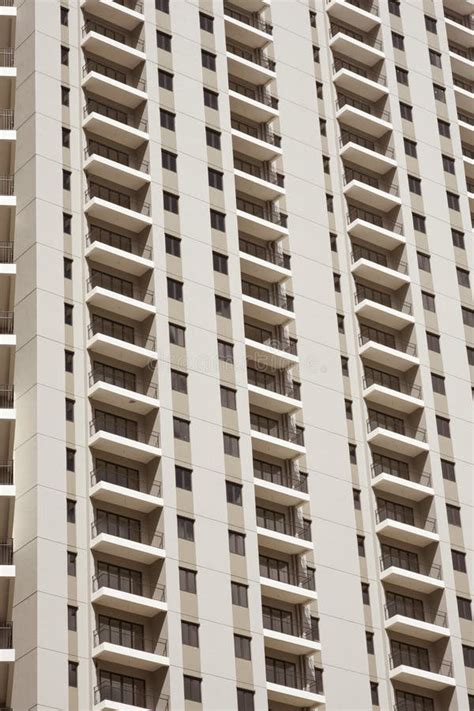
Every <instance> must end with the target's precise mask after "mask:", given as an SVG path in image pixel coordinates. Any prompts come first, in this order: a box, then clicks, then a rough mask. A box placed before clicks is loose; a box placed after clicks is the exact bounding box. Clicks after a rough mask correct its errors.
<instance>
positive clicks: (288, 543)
mask: <svg viewBox="0 0 474 711" xmlns="http://www.w3.org/2000/svg"><path fill="white" fill-rule="evenodd" d="M257 539H258V543H259V545H261V546H264V547H265V548H269V549H270V550H273V551H279V552H280V553H288V554H289V555H300V554H302V553H307V552H308V551H311V550H313V543H312V541H305V540H304V539H303V538H297V537H296V536H289V535H287V534H285V533H278V532H276V531H271V530H270V529H268V528H262V526H257Z"/></svg>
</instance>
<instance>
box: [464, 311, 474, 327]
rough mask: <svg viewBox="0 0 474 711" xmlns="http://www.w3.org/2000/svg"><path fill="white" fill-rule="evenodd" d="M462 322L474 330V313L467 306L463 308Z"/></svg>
mask: <svg viewBox="0 0 474 711" xmlns="http://www.w3.org/2000/svg"><path fill="white" fill-rule="evenodd" d="M461 313H462V322H463V324H464V325H465V326H470V327H471V328H474V311H473V310H472V309H468V308H467V307H466V306H461Z"/></svg>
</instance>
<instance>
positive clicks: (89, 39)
mask: <svg viewBox="0 0 474 711" xmlns="http://www.w3.org/2000/svg"><path fill="white" fill-rule="evenodd" d="M86 27H87V24H86ZM91 27H92V28H94V23H91ZM81 47H82V49H83V50H85V51H87V52H90V53H91V54H95V55H96V56H98V57H100V58H101V59H106V60H108V61H110V62H113V63H114V64H117V65H118V66H122V67H126V68H127V69H135V67H136V66H138V64H140V63H141V62H144V61H145V59H146V54H145V52H141V51H140V50H138V49H134V48H133V47H131V46H129V45H128V44H125V43H124V42H120V41H117V40H116V39H112V38H110V37H106V36H105V35H103V34H101V32H100V31H96V30H95V29H89V28H88V31H87V33H86V34H85V35H84V39H83V40H82V42H81Z"/></svg>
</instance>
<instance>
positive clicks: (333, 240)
mask: <svg viewBox="0 0 474 711" xmlns="http://www.w3.org/2000/svg"><path fill="white" fill-rule="evenodd" d="M329 243H330V245H331V252H337V235H335V234H334V232H330V233H329Z"/></svg>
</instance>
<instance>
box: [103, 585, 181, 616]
mask: <svg viewBox="0 0 474 711" xmlns="http://www.w3.org/2000/svg"><path fill="white" fill-rule="evenodd" d="M91 602H92V604H97V605H101V606H102V607H108V608H110V609H111V610H119V611H120V612H128V613H129V614H133V615H140V616H141V617H156V616H157V615H161V614H164V613H165V612H167V611H168V605H167V604H166V602H161V601H160V600H152V599H150V598H148V597H144V596H142V595H135V594H133V593H127V592H122V591H121V590H115V589H114V588H108V587H100V588H99V589H98V590H96V591H95V592H94V593H93V594H92V598H91Z"/></svg>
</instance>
